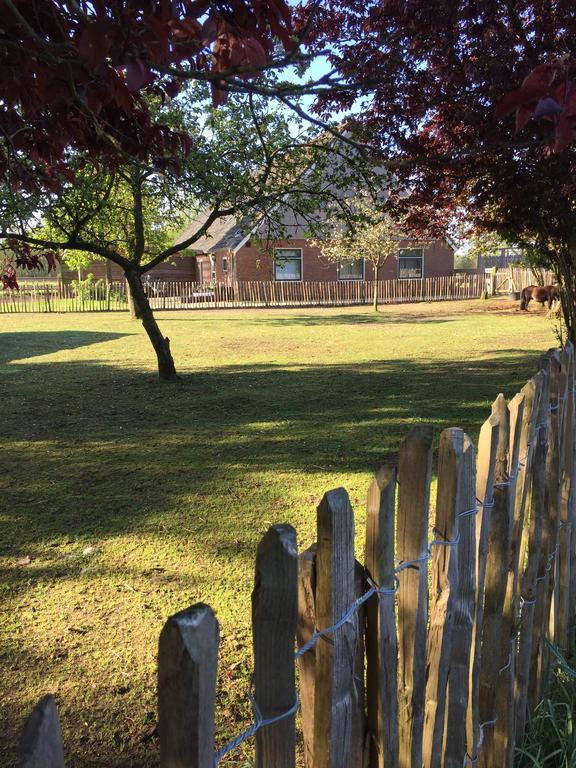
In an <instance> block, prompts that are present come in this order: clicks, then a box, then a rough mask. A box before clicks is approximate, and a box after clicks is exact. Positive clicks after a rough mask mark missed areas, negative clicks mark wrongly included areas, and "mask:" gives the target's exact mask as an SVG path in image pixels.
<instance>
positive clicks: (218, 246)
mask: <svg viewBox="0 0 576 768" xmlns="http://www.w3.org/2000/svg"><path fill="white" fill-rule="evenodd" d="M285 218H286V217H285ZM201 221H202V219H201V217H199V218H197V219H196V220H194V221H193V222H192V223H191V225H190V226H189V227H188V228H187V229H186V230H185V231H184V232H182V233H181V235H180V236H179V237H178V241H182V240H185V239H186V237H188V236H189V235H190V234H191V233H193V232H194V231H195V230H196V229H197V228H198V226H199V224H200V223H201ZM282 232H283V235H284V239H279V240H273V241H270V240H267V242H266V243H264V242H263V239H262V235H261V234H260V233H259V231H258V226H256V227H251V226H250V224H249V223H248V221H247V220H244V221H238V220H237V219H236V218H234V217H226V218H223V219H220V220H218V221H216V222H215V223H214V224H213V225H212V227H210V229H209V230H208V233H207V234H206V235H205V236H204V237H202V238H201V239H200V240H197V241H196V242H195V243H194V245H193V246H191V247H190V249H189V251H190V253H191V254H193V257H192V259H191V262H192V264H191V268H192V274H193V277H189V278H187V279H189V280H194V281H197V282H204V283H209V282H213V281H216V282H224V283H225V282H236V281H238V282H243V281H249V280H253V281H269V280H275V281H281V280H282V281H298V282H312V281H338V280H364V281H370V280H372V279H373V277H374V269H373V266H372V264H370V263H369V262H365V261H364V260H362V259H359V261H358V262H355V263H354V264H350V263H340V264H338V263H335V262H331V261H328V260H327V259H325V258H324V257H323V256H322V255H321V253H320V251H319V249H318V248H315V247H314V246H313V245H311V243H310V242H309V240H307V239H306V236H305V225H304V224H303V223H299V222H298V221H296V220H294V219H292V220H285V221H284V222H283V224H282ZM453 272H454V247H453V246H452V245H451V244H450V243H449V242H447V241H443V240H437V241H435V242H433V243H429V244H427V245H425V246H424V247H414V246H413V243H409V242H408V241H406V242H402V241H399V243H398V254H397V257H396V258H395V259H388V261H387V262H386V263H385V264H384V266H383V267H382V268H381V269H380V271H379V279H380V280H390V279H395V278H400V279H407V278H412V279H414V278H422V277H436V276H440V275H451V274H453ZM153 277H156V270H154V274H153ZM180 279H184V278H180Z"/></svg>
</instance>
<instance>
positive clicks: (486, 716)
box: [480, 395, 512, 768]
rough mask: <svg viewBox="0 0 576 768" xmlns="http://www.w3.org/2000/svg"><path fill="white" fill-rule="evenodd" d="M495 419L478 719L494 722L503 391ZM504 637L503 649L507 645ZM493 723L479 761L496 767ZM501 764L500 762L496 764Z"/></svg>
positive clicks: (502, 573) (504, 493) (505, 538)
mask: <svg viewBox="0 0 576 768" xmlns="http://www.w3.org/2000/svg"><path fill="white" fill-rule="evenodd" d="M492 413H493V414H494V415H495V416H496V418H497V419H498V424H499V430H498V447H497V449H496V463H495V469H494V481H495V482H494V491H493V492H494V497H493V499H494V507H493V508H492V514H491V516H490V532H489V539H488V542H489V543H488V553H487V558H486V578H485V588H484V620H483V626H482V645H481V659H482V664H481V667H480V720H481V722H482V723H493V721H494V719H495V699H496V681H497V679H498V676H499V674H500V670H501V669H502V668H503V667H504V665H505V664H506V663H507V661H508V653H507V652H506V653H503V652H502V648H501V646H502V611H503V608H504V599H505V597H506V581H507V575H508V557H509V552H510V537H511V535H512V517H511V505H510V503H509V497H510V494H509V488H510V486H509V476H508V451H509V436H510V427H509V414H508V406H507V405H506V400H505V399H504V396H503V395H498V397H497V398H496V400H495V401H494V404H493V406H492ZM509 645H510V643H509V639H507V640H506V649H508V648H509ZM493 731H494V725H492V726H490V727H486V728H485V730H484V746H483V749H482V752H481V754H480V761H481V762H480V765H481V766H485V768H496V766H497V763H495V762H494V732H493ZM498 768H502V766H498Z"/></svg>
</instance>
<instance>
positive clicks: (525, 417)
mask: <svg viewBox="0 0 576 768" xmlns="http://www.w3.org/2000/svg"><path fill="white" fill-rule="evenodd" d="M574 387H575V356H574V349H573V347H572V345H568V346H566V348H565V349H564V350H563V351H561V352H559V351H557V350H550V351H549V352H548V353H547V354H546V355H544V356H543V357H542V359H541V361H540V370H539V371H538V373H537V374H536V375H535V376H533V378H531V379H530V380H529V381H528V382H527V384H526V385H525V386H524V387H523V388H522V390H521V391H520V392H519V393H518V394H517V395H516V396H515V397H513V398H512V399H511V400H510V401H509V402H508V403H507V402H506V400H505V399H504V397H503V395H498V397H497V398H496V400H495V401H494V404H493V406H492V413H491V415H490V416H489V418H488V419H487V420H486V421H485V422H484V424H483V426H482V428H481V430H480V436H479V441H478V447H477V449H476V448H475V446H474V444H473V442H472V441H471V440H470V438H469V437H468V436H467V435H466V434H464V432H463V431H462V430H461V429H458V428H450V429H445V430H444V431H443V432H442V433H441V434H440V440H439V447H438V472H437V474H438V484H437V495H436V502H435V509H434V515H433V520H430V519H429V518H430V516H429V506H430V485H431V477H432V458H433V450H434V441H433V429H432V427H431V426H426V425H419V426H417V427H415V428H414V429H413V430H412V431H411V432H410V433H409V434H408V436H407V437H406V438H405V440H404V442H403V443H402V445H401V447H400V451H399V456H398V462H397V466H388V467H383V468H382V469H380V470H379V471H378V472H377V474H376V475H375V477H374V479H373V480H372V482H371V484H370V487H369V489H368V495H367V510H366V529H365V554H364V563H363V564H360V563H359V562H358V561H356V560H355V551H354V541H355V533H354V514H353V511H352V507H351V505H350V501H349V498H348V494H347V493H346V491H345V490H344V489H343V488H338V489H336V490H332V491H329V492H328V493H326V494H325V496H324V497H323V499H322V500H321V502H320V504H319V506H318V509H317V541H316V543H315V544H314V545H312V546H311V547H309V548H308V549H306V550H305V551H303V552H301V553H300V554H298V549H297V537H296V531H295V530H294V529H293V528H292V527H291V526H290V525H275V526H272V527H271V528H270V529H269V530H268V532H267V533H266V534H265V535H264V537H263V538H262V540H261V542H260V544H259V546H258V550H257V553H256V567H255V586H254V591H253V594H252V624H253V650H254V673H253V678H252V684H253V688H252V701H253V706H254V723H253V724H251V725H250V726H249V727H248V728H247V729H246V730H245V731H243V732H242V733H240V734H238V735H237V736H236V737H235V738H234V739H232V740H231V742H230V743H229V744H227V745H224V746H220V748H219V749H216V748H215V745H214V721H215V716H216V711H215V708H216V704H215V703H216V679H217V665H218V643H219V628H218V622H217V619H216V617H215V615H214V613H213V611H212V610H211V609H210V607H209V606H207V605H205V604H197V605H194V606H193V607H191V608H189V609H187V610H184V611H182V612H181V613H177V614H175V615H174V616H171V617H170V618H169V619H168V621H167V622H166V624H165V626H164V628H163V630H162V633H161V635H160V643H159V654H158V709H159V739H160V765H161V767H162V768H176V767H177V766H178V768H215V766H217V765H218V764H219V763H220V761H221V760H222V761H223V762H224V763H225V762H226V759H225V756H226V754H228V753H230V752H235V750H236V749H237V748H238V747H239V746H240V745H241V744H242V743H244V742H247V741H248V740H249V739H251V738H252V737H255V739H254V740H255V751H256V762H255V765H256V766H258V768H294V766H295V765H296V764H297V747H296V745H297V741H298V740H297V738H296V728H297V720H296V711H297V709H300V711H301V729H302V736H303V738H302V741H303V745H304V746H303V749H304V754H303V758H302V756H301V757H300V764H302V759H303V760H304V763H305V765H306V767H307V768H365V766H370V768H415V766H418V767H420V766H424V767H425V768H432V767H433V766H442V767H445V768H462V767H463V766H466V765H478V766H481V767H482V768H511V767H512V765H513V759H514V750H515V747H516V746H518V745H519V744H520V743H521V742H522V739H523V736H524V733H525V730H526V726H527V722H528V721H529V718H530V715H531V713H532V712H533V711H534V708H535V707H536V705H537V704H538V702H539V701H540V700H541V699H542V697H543V696H544V695H545V694H546V691H547V688H548V685H549V681H550V677H551V671H552V669H553V666H554V662H555V659H556V654H557V653H560V654H568V653H570V651H573V649H574V639H575V630H576V546H575V543H576V538H575V537H574V534H573V530H574V522H575V515H576V482H573V478H574V477H575V475H574V467H575V450H576V441H575V439H574V438H575V435H574V430H575V425H576V422H575V414H574V408H575V395H574ZM558 649H559V650H558ZM223 663H224V664H225V663H226V661H225V660H223ZM296 666H297V667H298V669H299V675H298V677H299V693H298V694H297V685H296ZM22 745H23V747H22V749H23V762H22V765H23V766H24V768H31V767H32V766H36V765H40V763H38V762H34V760H35V759H36V758H37V756H38V755H39V754H42V755H43V756H44V762H42V763H41V764H42V765H43V766H45V768H62V766H63V765H64V758H63V750H62V742H61V737H60V731H59V726H58V715H57V711H56V707H55V703H54V700H53V699H52V698H51V697H46V698H45V699H43V700H42V701H41V702H40V704H39V705H38V707H37V708H36V710H35V712H34V713H33V715H32V716H31V717H30V719H29V721H28V723H27V725H26V728H25V733H24V738H23V741H22Z"/></svg>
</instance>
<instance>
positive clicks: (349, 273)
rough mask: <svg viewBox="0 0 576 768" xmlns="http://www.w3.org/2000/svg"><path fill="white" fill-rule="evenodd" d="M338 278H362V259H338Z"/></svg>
mask: <svg viewBox="0 0 576 768" xmlns="http://www.w3.org/2000/svg"><path fill="white" fill-rule="evenodd" d="M338 279H339V280H363V279H364V260H363V259H359V260H358V261H340V262H338Z"/></svg>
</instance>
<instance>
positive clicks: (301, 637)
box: [297, 544, 316, 768]
mask: <svg viewBox="0 0 576 768" xmlns="http://www.w3.org/2000/svg"><path fill="white" fill-rule="evenodd" d="M315 627H316V544H313V545H312V546H311V547H309V548H308V549H306V550H304V552H301V553H300V556H299V558H298V626H297V637H298V647H301V646H303V645H304V644H305V643H307V642H308V641H309V640H310V638H311V637H312V635H313V634H314V629H315ZM298 668H299V670H300V712H301V718H302V734H303V737H304V762H305V764H306V768H314V676H315V670H316V648H315V647H312V648H311V649H310V650H309V651H308V652H307V653H305V654H303V655H302V656H299V657H298Z"/></svg>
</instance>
